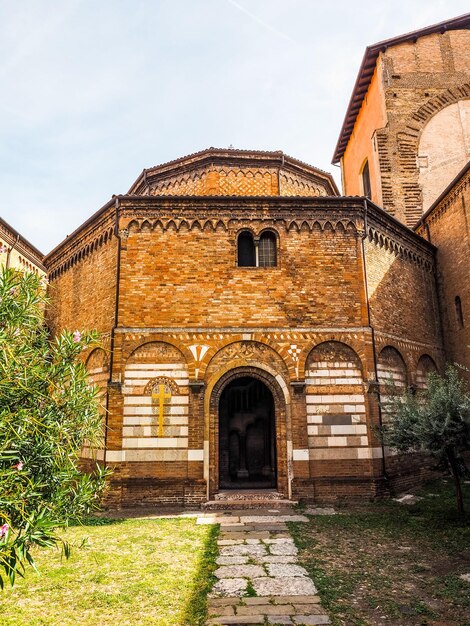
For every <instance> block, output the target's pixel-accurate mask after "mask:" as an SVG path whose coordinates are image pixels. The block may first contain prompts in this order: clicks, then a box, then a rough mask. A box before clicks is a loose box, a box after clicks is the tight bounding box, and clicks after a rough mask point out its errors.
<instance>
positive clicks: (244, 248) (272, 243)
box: [237, 230, 277, 267]
mask: <svg viewBox="0 0 470 626" xmlns="http://www.w3.org/2000/svg"><path fill="white" fill-rule="evenodd" d="M237 252H238V255H237V265H238V267H276V265H277V239H276V234H275V233H273V232H272V231H270V230H269V231H265V232H263V233H261V235H260V237H259V238H256V239H255V238H254V237H253V235H252V233H251V232H249V231H248V230H244V231H242V232H241V233H240V234H239V235H238V240H237Z"/></svg>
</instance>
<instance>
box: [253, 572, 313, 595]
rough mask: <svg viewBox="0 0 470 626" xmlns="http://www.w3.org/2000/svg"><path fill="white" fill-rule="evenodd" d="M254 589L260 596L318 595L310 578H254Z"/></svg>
mask: <svg viewBox="0 0 470 626" xmlns="http://www.w3.org/2000/svg"><path fill="white" fill-rule="evenodd" d="M251 584H252V585H253V589H254V590H255V591H256V593H257V594H258V595H260V596H269V595H280V594H281V593H288V594H289V595H291V596H295V595H299V596H306V595H309V594H312V595H316V593H317V590H316V587H315V585H314V584H313V582H312V580H311V579H310V578H307V577H304V576H302V577H301V576H299V577H297V578H294V577H292V578H269V577H266V578H254V579H253V580H252V581H251Z"/></svg>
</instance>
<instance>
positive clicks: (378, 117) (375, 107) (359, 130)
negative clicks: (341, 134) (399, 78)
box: [341, 57, 387, 206]
mask: <svg viewBox="0 0 470 626" xmlns="http://www.w3.org/2000/svg"><path fill="white" fill-rule="evenodd" d="M386 123H387V115H386V111H385V99H384V93H383V82H382V63H381V61H380V57H379V60H378V61H377V65H376V68H375V71H374V74H373V76H372V79H371V82H370V85H369V90H368V91H367V94H366V96H365V98H364V101H363V103H362V107H361V110H360V111H359V114H358V116H357V119H356V123H355V125H354V130H353V132H352V134H351V138H350V140H349V143H348V145H347V148H346V150H345V153H344V155H343V158H342V160H341V166H342V174H343V193H344V195H346V196H362V195H363V189H362V181H361V170H362V167H363V165H364V162H365V160H366V159H368V161H369V172H370V182H371V190H372V201H373V202H375V203H376V204H378V205H380V206H381V205H382V190H381V186H380V171H379V160H378V154H377V153H376V151H375V150H374V142H373V141H372V135H373V133H374V131H375V130H376V129H378V128H383V127H384V126H385V125H386Z"/></svg>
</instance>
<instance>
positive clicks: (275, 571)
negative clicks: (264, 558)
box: [267, 563, 308, 578]
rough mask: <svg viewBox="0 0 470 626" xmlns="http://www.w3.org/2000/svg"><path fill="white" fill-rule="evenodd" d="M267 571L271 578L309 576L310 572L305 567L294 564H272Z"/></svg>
mask: <svg viewBox="0 0 470 626" xmlns="http://www.w3.org/2000/svg"><path fill="white" fill-rule="evenodd" d="M267 569H268V574H269V576H277V577H278V578H293V577H296V576H308V572H307V570H306V569H305V568H304V567H301V566H300V565H296V564H292V563H270V564H269V565H268V566H267Z"/></svg>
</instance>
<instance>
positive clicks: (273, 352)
mask: <svg viewBox="0 0 470 626" xmlns="http://www.w3.org/2000/svg"><path fill="white" fill-rule="evenodd" d="M209 359H210V360H209V361H208V362H207V366H206V367H205V368H204V370H202V369H201V375H202V376H205V377H206V378H209V379H210V377H211V376H212V375H213V374H214V372H216V371H217V370H219V369H223V368H225V367H227V366H230V364H231V363H232V364H233V363H238V364H239V366H248V367H249V366H251V364H252V363H253V362H258V363H265V364H267V365H269V366H270V365H271V364H275V365H276V366H277V370H274V371H277V373H279V374H283V375H285V376H286V377H288V376H289V368H288V366H287V365H286V363H285V361H284V359H283V358H282V356H281V355H280V354H279V351H278V346H277V345H276V344H275V343H271V342H270V341H269V340H264V341H260V340H259V339H254V340H252V339H250V340H243V339H242V340H235V341H234V339H233V338H230V339H228V340H226V341H225V342H224V344H223V345H222V346H220V345H219V346H218V347H217V349H214V352H213V353H212V355H209Z"/></svg>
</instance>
